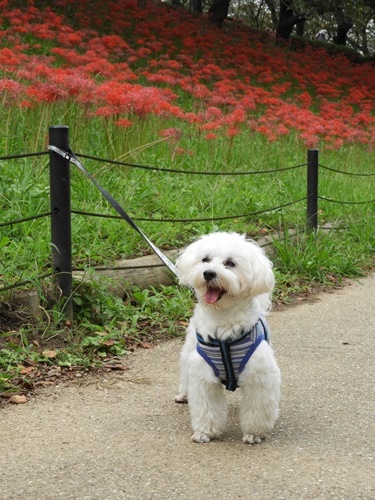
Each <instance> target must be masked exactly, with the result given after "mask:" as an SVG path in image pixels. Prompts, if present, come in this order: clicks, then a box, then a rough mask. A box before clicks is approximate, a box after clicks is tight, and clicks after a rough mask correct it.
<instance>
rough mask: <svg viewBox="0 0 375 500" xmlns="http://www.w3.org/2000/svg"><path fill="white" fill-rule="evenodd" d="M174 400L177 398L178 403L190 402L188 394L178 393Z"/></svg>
mask: <svg viewBox="0 0 375 500" xmlns="http://www.w3.org/2000/svg"><path fill="white" fill-rule="evenodd" d="M174 400H175V402H176V403H180V404H186V403H188V397H187V396H186V394H178V395H177V396H176V397H175V398H174Z"/></svg>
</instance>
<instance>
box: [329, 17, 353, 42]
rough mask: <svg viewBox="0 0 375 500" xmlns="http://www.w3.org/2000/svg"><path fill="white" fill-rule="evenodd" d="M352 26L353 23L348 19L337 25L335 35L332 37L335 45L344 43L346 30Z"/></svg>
mask: <svg viewBox="0 0 375 500" xmlns="http://www.w3.org/2000/svg"><path fill="white" fill-rule="evenodd" d="M352 27H353V23H351V22H350V21H343V22H342V23H340V24H339V25H338V26H337V31H336V36H334V37H333V41H334V42H335V44H336V45H346V40H347V35H348V31H349V30H350V28H352Z"/></svg>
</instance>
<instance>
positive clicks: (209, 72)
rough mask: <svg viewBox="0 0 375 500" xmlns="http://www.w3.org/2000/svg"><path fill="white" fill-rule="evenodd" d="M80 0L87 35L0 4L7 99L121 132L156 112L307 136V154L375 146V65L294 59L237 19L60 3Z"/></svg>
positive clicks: (234, 129) (46, 16)
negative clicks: (105, 120)
mask: <svg viewBox="0 0 375 500" xmlns="http://www.w3.org/2000/svg"><path fill="white" fill-rule="evenodd" d="M73 3H74V9H75V18H76V20H77V22H78V23H79V25H80V29H79V30H76V29H75V28H74V26H72V25H70V24H69V21H68V20H67V18H64V17H62V16H59V15H58V14H57V13H56V12H54V11H53V8H46V9H44V10H43V11H42V10H39V9H38V7H37V3H32V2H30V3H26V4H25V7H24V8H23V9H22V10H20V9H14V8H12V7H11V5H12V3H11V2H7V1H0V6H1V10H0V12H1V13H0V18H2V21H3V30H2V31H1V32H0V70H1V72H2V75H3V80H1V79H0V82H3V83H2V87H1V86H0V92H2V93H3V94H4V95H6V101H4V102H5V103H7V104H8V103H10V102H14V103H18V104H17V105H18V106H25V107H27V106H29V105H32V104H33V105H37V104H38V103H44V102H55V101H62V100H68V99H72V98H74V99H75V100H76V102H77V103H78V104H79V103H85V105H86V104H87V103H90V112H91V113H93V114H94V115H95V114H96V115H101V116H113V117H114V119H115V120H116V121H115V123H116V124H117V125H118V126H122V127H129V126H131V124H132V122H131V121H129V119H128V118H129V116H138V117H140V118H147V117H148V116H153V115H158V116H160V117H168V118H169V117H173V118H174V119H175V120H177V121H181V122H186V123H187V124H189V125H191V126H194V127H196V128H197V130H198V131H199V132H201V131H210V130H215V131H217V132H216V133H217V135H219V133H220V131H221V130H222V131H223V133H224V134H226V135H227V136H228V135H229V137H233V136H234V135H236V134H237V133H238V131H239V130H241V129H244V128H245V129H246V128H247V129H248V130H249V133H260V134H262V135H264V136H265V137H266V138H267V139H268V140H270V141H274V140H276V139H277V138H278V137H280V136H282V135H286V134H288V133H290V132H294V133H295V132H297V134H298V135H299V137H300V138H301V140H302V141H303V142H304V143H305V144H306V145H308V146H309V147H310V146H311V147H317V146H318V145H319V144H320V143H324V144H326V145H327V146H329V147H331V148H334V147H339V145H340V144H341V141H344V142H345V143H346V142H349V143H354V142H358V143H360V144H367V145H368V146H369V147H374V142H375V141H374V127H375V117H374V101H375V69H374V67H373V66H371V65H370V64H363V65H361V66H359V65H357V66H353V65H351V64H348V62H347V59H346V58H345V56H341V55H340V56H336V57H332V56H329V54H328V53H327V52H326V51H325V50H324V49H323V48H322V49H317V48H314V49H312V48H310V47H309V46H306V47H305V48H304V50H301V51H295V52H293V54H292V55H291V52H290V51H289V50H285V47H282V46H275V44H274V40H273V39H272V38H271V37H267V36H266V35H263V36H262V37H260V36H258V35H256V34H251V33H249V31H248V30H247V29H246V28H245V27H242V26H241V25H239V24H238V23H232V24H229V23H228V26H226V30H222V31H218V30H217V29H216V28H212V29H211V28H210V27H209V26H207V25H206V24H205V20H204V17H202V18H196V17H194V19H192V18H190V17H189V15H188V14H187V13H186V12H182V11H178V10H175V9H169V7H167V6H166V5H155V4H152V3H151V2H150V3H149V4H148V5H146V6H145V7H144V8H142V9H140V8H138V7H137V5H136V1H135V0H117V1H116V2H113V1H109V2H96V1H95V2H94V1H93V2H87V0H75V2H73V0H58V1H57V2H56V6H57V7H58V8H62V7H70V6H71V5H73ZM166 9H168V12H167V13H166ZM30 37H31V38H32V41H31V42H30ZM12 81H13V82H14V84H12V83H10V82H12ZM141 83H142V84H141ZM171 89H173V92H172V90H171ZM177 96H180V97H177ZM181 96H184V97H181ZM85 109H86V108H85ZM197 110H199V112H194V111H197ZM119 116H120V118H119ZM176 128H180V127H176ZM181 128H183V127H182V124H181ZM167 130H168V129H167ZM205 137H206V138H207V139H208V140H213V139H214V138H215V135H214V134H213V133H211V132H210V133H208V134H207V135H206V136H205Z"/></svg>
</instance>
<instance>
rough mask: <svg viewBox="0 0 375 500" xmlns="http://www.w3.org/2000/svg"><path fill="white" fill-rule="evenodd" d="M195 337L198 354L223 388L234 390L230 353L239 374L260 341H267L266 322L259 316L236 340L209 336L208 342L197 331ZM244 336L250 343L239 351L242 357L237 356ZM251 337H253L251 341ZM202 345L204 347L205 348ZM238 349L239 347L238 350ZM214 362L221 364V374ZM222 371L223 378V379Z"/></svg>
mask: <svg viewBox="0 0 375 500" xmlns="http://www.w3.org/2000/svg"><path fill="white" fill-rule="evenodd" d="M196 337H197V341H198V342H197V347H196V350H197V352H198V354H200V355H201V356H202V358H203V359H204V360H205V361H206V362H207V363H208V364H209V366H210V367H211V368H212V369H213V371H214V373H215V375H216V377H218V378H219V379H220V380H221V381H222V383H223V384H225V388H226V389H227V390H228V391H232V392H234V391H235V390H236V389H237V387H238V385H237V378H236V373H235V369H234V366H233V357H232V355H234V357H235V359H236V361H235V364H236V370H237V373H238V375H239V374H240V373H241V372H242V371H243V370H244V368H245V366H246V364H247V362H248V361H249V359H250V358H251V356H252V355H253V354H254V352H255V350H256V349H257V347H258V346H259V345H260V343H261V342H262V341H263V340H266V341H267V342H268V341H269V332H268V328H267V324H266V322H265V321H264V320H262V319H261V318H259V321H258V323H256V325H254V326H253V328H252V329H251V330H250V331H248V332H245V333H243V334H242V335H241V337H240V338H238V339H236V340H232V341H221V340H217V339H212V338H211V337H209V342H206V341H205V340H204V339H203V337H202V336H201V335H200V334H199V333H198V332H197V333H196ZM246 337H249V343H250V345H249V346H247V347H246V351H245V353H244V354H243V353H241V356H242V357H239V352H241V348H240V347H239V345H241V343H242V344H243V342H244V341H245V339H246ZM254 337H255V338H254ZM251 339H253V341H252V340H251ZM245 342H246V341H245ZM245 345H246V344H245ZM204 347H206V349H205V348H204ZM231 347H232V348H233V352H232V351H231ZM236 349H237V350H236ZM238 349H240V351H239V352H238ZM233 353H234V354H233ZM215 362H216V363H219V364H220V365H221V368H220V369H221V374H220V372H219V369H218V366H217V365H216V363H215ZM222 368H224V371H223V370H222ZM224 372H225V380H224V379H223V378H224V377H223V376H224ZM221 377H223V378H221Z"/></svg>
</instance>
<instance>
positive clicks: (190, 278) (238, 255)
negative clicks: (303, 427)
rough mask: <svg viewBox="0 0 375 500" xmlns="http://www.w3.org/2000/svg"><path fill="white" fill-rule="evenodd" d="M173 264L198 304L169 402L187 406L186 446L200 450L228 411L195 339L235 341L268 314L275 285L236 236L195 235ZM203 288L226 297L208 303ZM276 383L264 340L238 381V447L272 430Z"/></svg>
mask: <svg viewBox="0 0 375 500" xmlns="http://www.w3.org/2000/svg"><path fill="white" fill-rule="evenodd" d="M176 265H177V269H178V272H179V276H180V283H181V284H184V285H188V286H190V287H191V288H193V289H194V291H195V293H196V296H197V299H198V303H197V304H196V307H195V311H194V315H193V317H192V318H191V320H190V323H189V326H188V329H187V336H186V340H185V343H184V346H183V349H182V352H181V359H180V363H181V365H180V370H181V381H180V394H179V395H178V396H176V402H179V403H187V402H188V403H189V409H190V415H191V423H192V427H193V431H194V434H193V436H192V439H193V441H195V442H199V443H205V442H208V441H210V440H211V438H214V437H217V436H219V435H220V434H221V433H222V432H223V430H224V427H225V423H226V419H227V411H228V410H227V402H226V398H225V390H224V389H223V386H222V384H221V382H220V380H219V379H218V378H217V377H216V376H215V374H214V371H213V369H212V368H211V367H210V366H209V365H208V364H207V362H206V361H205V360H204V359H203V358H202V357H201V356H200V355H199V354H198V352H197V351H196V345H197V340H196V332H199V333H200V335H201V336H202V337H203V338H204V340H206V341H207V340H208V337H209V336H210V337H212V338H216V339H219V340H228V339H230V340H235V339H236V338H237V337H239V336H240V335H241V333H242V332H243V331H249V330H250V329H251V328H252V326H254V325H255V324H256V323H257V322H258V319H259V317H260V315H265V314H266V313H267V311H268V310H269V309H270V306H271V301H270V294H271V292H272V289H273V287H274V284H275V280H274V275H273V272H272V263H271V262H270V261H269V260H268V258H267V257H266V255H265V254H264V252H263V250H262V249H261V248H260V247H259V246H258V245H257V244H256V243H254V242H253V241H250V240H247V239H246V238H245V236H244V235H240V234H237V233H222V232H217V233H212V234H209V235H206V236H202V237H201V238H200V239H199V240H197V241H195V242H194V243H192V244H191V245H190V246H188V247H187V248H186V250H185V251H184V252H183V253H182V255H181V256H180V258H179V259H178V260H177V264H176ZM205 272H206V278H205V275H204V273H205ZM208 277H209V279H207V278H208ZM208 284H209V285H210V287H211V288H214V289H216V288H217V289H221V293H224V291H225V293H224V295H222V296H221V298H218V299H217V300H216V302H214V303H211V302H212V300H213V299H210V298H208V297H209V296H208V295H207V289H208ZM206 299H207V300H209V302H210V303H207V301H206ZM280 383H281V377H280V370H279V368H278V366H277V363H276V360H275V358H274V355H273V350H272V348H271V346H270V344H268V343H267V342H266V341H263V342H261V344H260V345H259V347H258V348H257V349H256V351H255V352H254V354H253V355H252V357H251V358H250V361H249V362H248V363H247V365H246V367H245V369H244V371H243V372H242V373H241V375H240V377H239V381H238V385H239V387H240V389H241V392H242V400H241V403H240V425H241V430H242V433H243V442H244V443H249V444H252V443H259V442H260V441H261V439H262V438H263V437H264V434H266V433H268V432H270V431H271V430H272V428H273V426H274V424H275V421H276V419H277V417H278V414H279V398H280Z"/></svg>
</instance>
